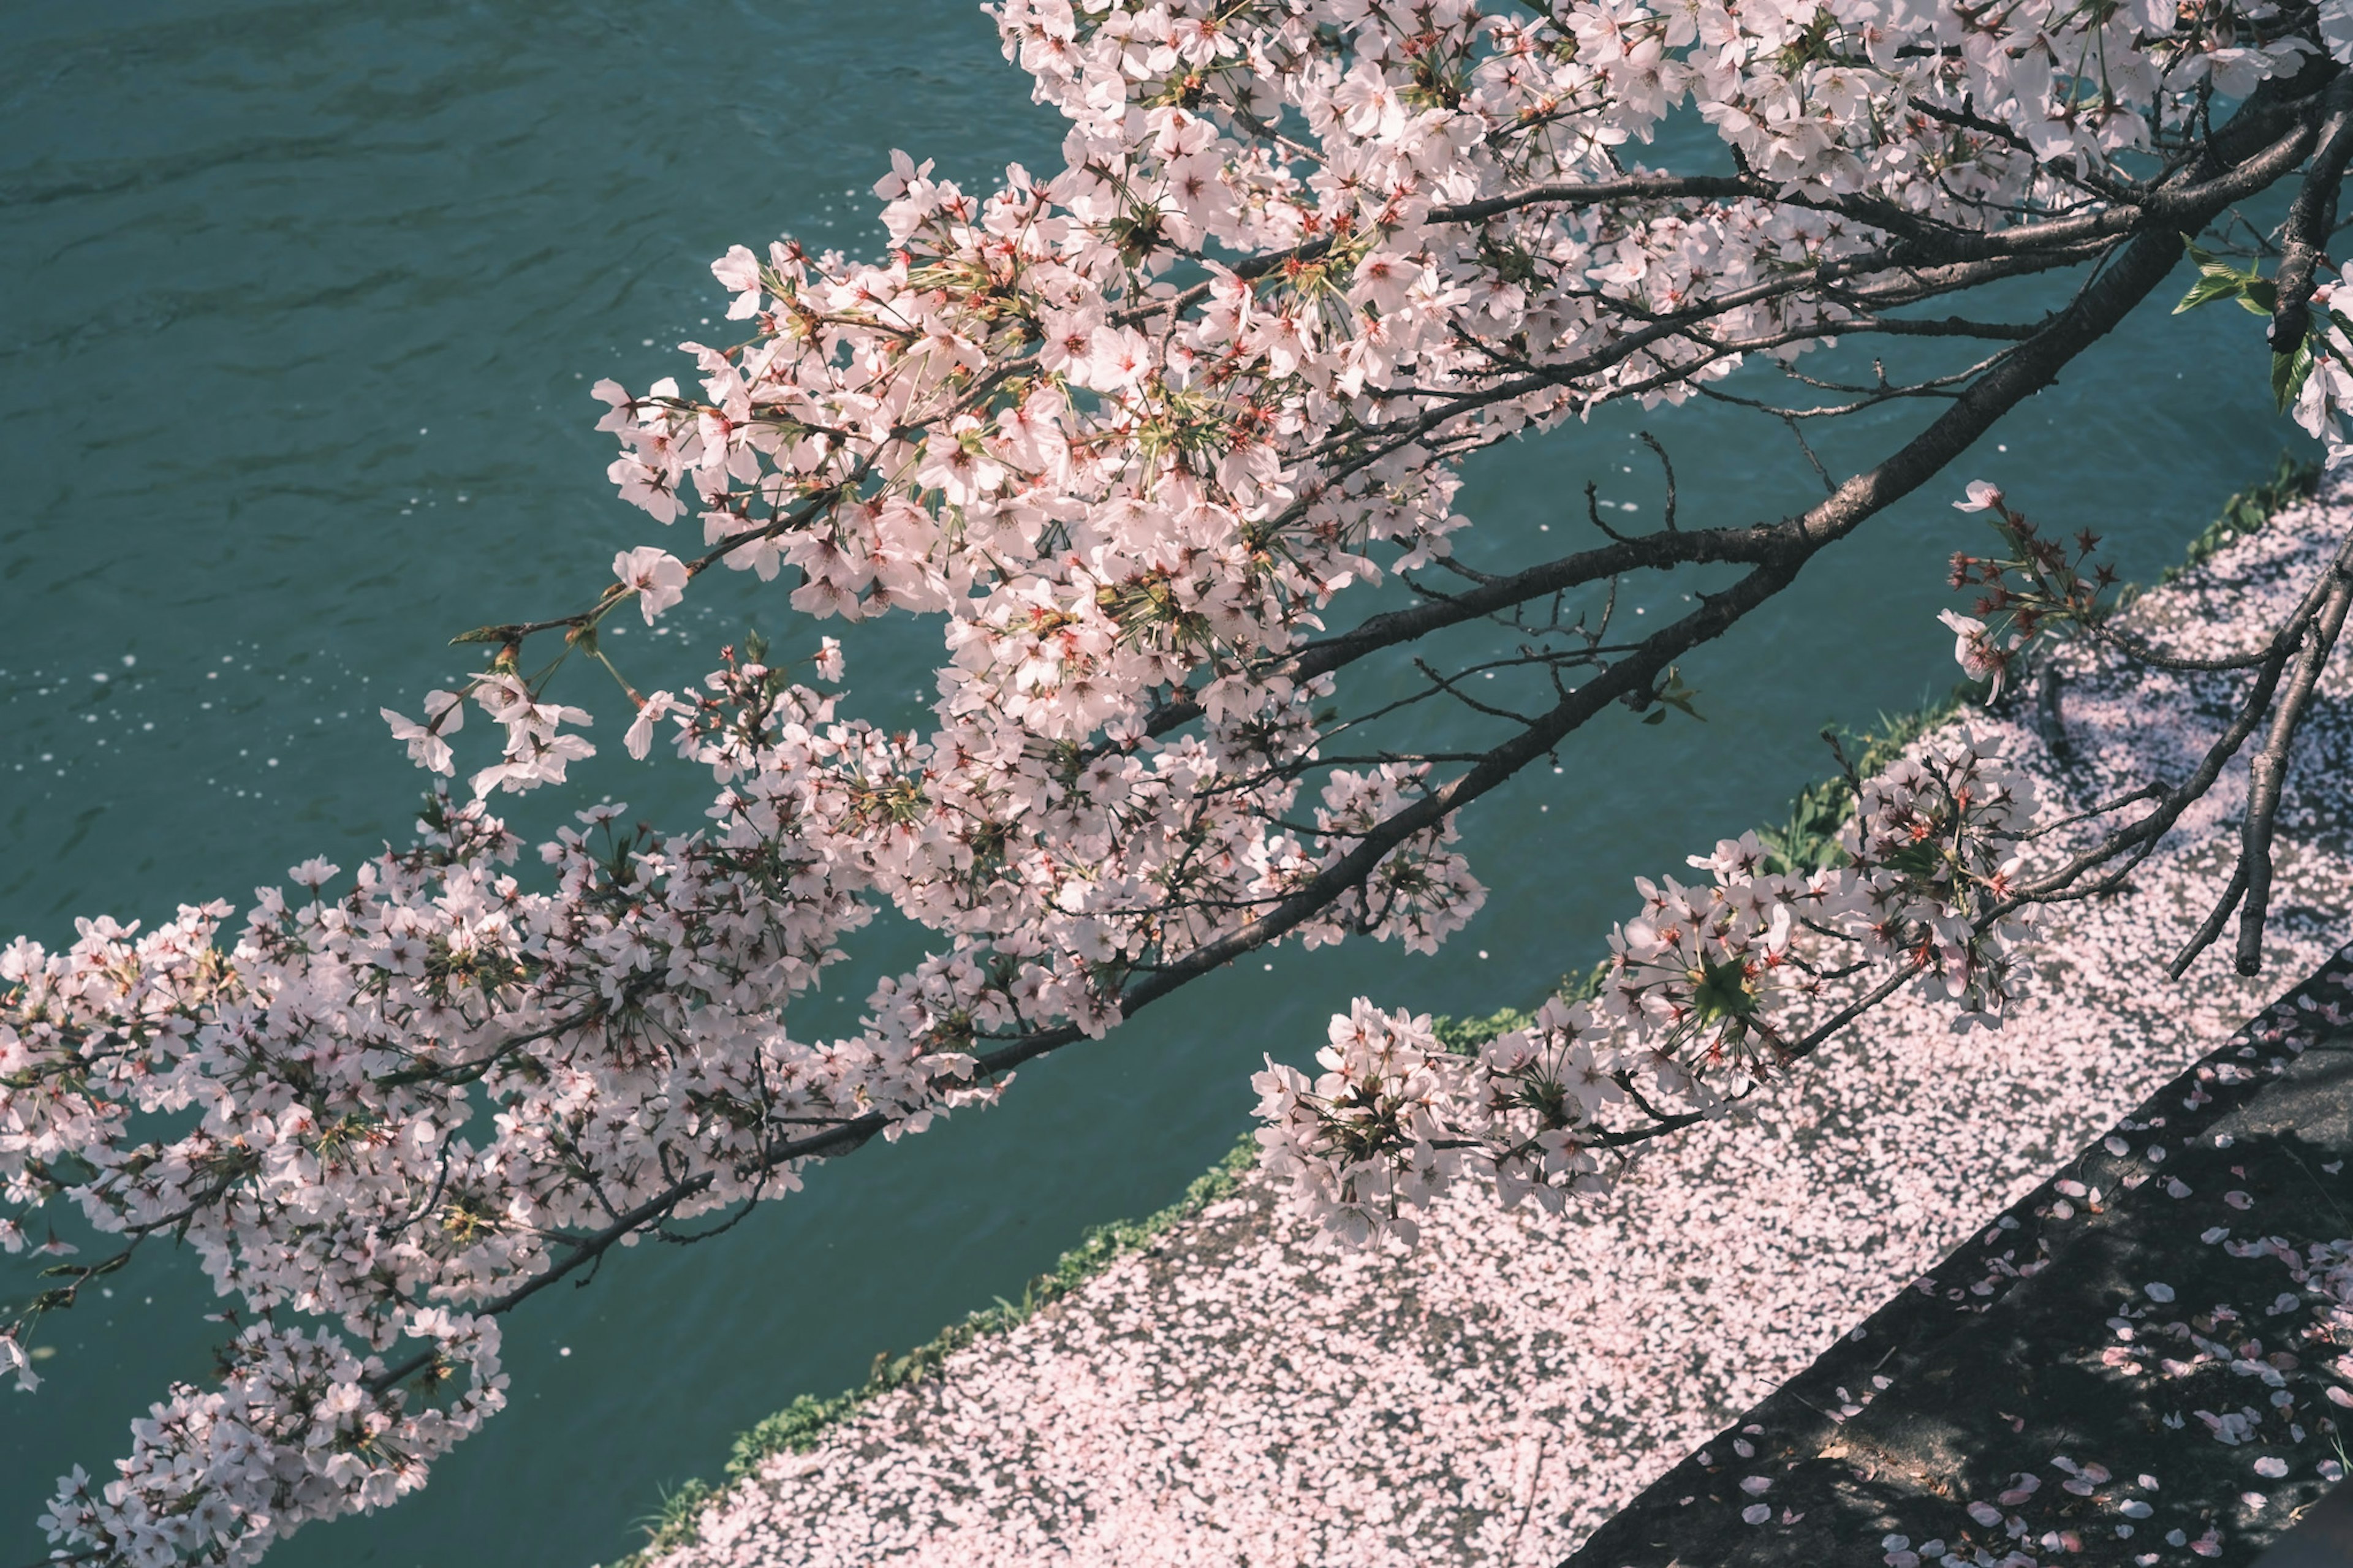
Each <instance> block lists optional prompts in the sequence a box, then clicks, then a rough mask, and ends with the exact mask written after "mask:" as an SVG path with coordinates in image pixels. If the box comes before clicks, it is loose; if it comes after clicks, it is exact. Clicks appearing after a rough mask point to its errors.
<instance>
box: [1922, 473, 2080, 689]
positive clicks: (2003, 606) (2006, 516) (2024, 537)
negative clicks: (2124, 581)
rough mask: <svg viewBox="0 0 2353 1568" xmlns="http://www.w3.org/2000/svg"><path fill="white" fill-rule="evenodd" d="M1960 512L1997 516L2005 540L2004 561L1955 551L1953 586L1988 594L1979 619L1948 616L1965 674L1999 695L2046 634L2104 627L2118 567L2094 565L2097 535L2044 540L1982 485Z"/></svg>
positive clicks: (1981, 597) (1959, 504) (1980, 601)
mask: <svg viewBox="0 0 2353 1568" xmlns="http://www.w3.org/2000/svg"><path fill="white" fill-rule="evenodd" d="M1953 505H1954V506H1955V508H1957V510H1961V511H1989V512H1991V513H1992V514H1993V517H1992V519H1991V521H1992V523H1993V526H1994V531H1996V532H1997V533H1999V534H2000V535H2001V542H2002V545H2003V549H2004V553H2002V554H2000V555H1970V554H1967V553H1965V552H1960V551H1956V552H1954V553H1953V563H1952V574H1951V575H1950V576H1949V577H1948V578H1947V582H1949V583H1950V584H1951V585H1952V586H1954V587H1956V588H1978V589H1981V590H1982V592H1981V593H1979V594H1978V598H1977V603H1976V604H1975V605H1973V606H1971V607H1972V608H1973V609H1975V610H1976V612H1977V613H1976V614H1975V615H1973V616H1964V615H1961V614H1959V613H1957V612H1956V611H1952V610H1947V611H1946V612H1945V614H1944V616H1943V619H1944V623H1945V625H1946V626H1949V627H1951V628H1952V631H1953V634H1954V637H1955V638H1956V639H1957V640H1956V641H1955V643H1954V647H1953V656H1954V658H1957V660H1959V662H1960V666H1961V668H1962V669H1963V670H1965V671H1967V672H1968V677H1969V679H1972V680H1987V681H1990V682H1992V690H1993V691H1994V692H1997V693H1998V692H2000V689H2001V687H2002V682H2003V680H2004V679H2007V678H2008V676H2009V675H2010V671H2011V669H2012V668H2015V667H2016V666H2017V664H2018V663H2019V661H2020V660H2021V658H2024V657H2025V655H2026V654H2027V652H2028V650H2029V649H2031V647H2033V646H2034V645H2035V643H2036V642H2037V641H2038V640H2040V639H2042V637H2044V636H2045V635H2046V634H2049V633H2052V632H2055V631H2059V630H2061V629H2063V628H2067V627H2080V626H2096V625H2098V624H2099V623H2100V621H2101V620H2102V619H2103V618H2104V617H2105V615H2106V613H2107V606H2106V605H2103V604H2102V603H2101V596H2102V595H2105V593H2107V591H2108V590H2109V589H2111V588H2113V587H2115V586H2116V568H2115V567H2114V566H2113V565H2110V564H2108V563H2105V562H2102V563H2097V564H2094V563H2093V561H2092V553H2093V552H2094V551H2096V550H2097V549H2099V547H2100V536H2099V535H2098V534H2096V533H2094V532H2093V531H2091V530H2090V529H2088V528H2087V529H2084V530H2082V531H2079V532H2078V533H2077V534H2076V535H2075V536H2074V538H2073V540H2070V541H2059V540H2052V539H2045V538H2044V537H2043V536H2042V533H2041V531H2039V530H2037V529H2036V527H2035V526H2034V523H2033V521H2031V519H2029V518H2028V517H2027V515H2026V514H2025V513H2024V512H2021V511H2016V510H2011V508H2010V505H2009V503H2008V502H2007V501H2005V500H2003V499H2002V493H2001V491H2000V489H1997V488H1996V487H1994V486H1993V485H1990V484H1989V483H1987V482H1986V481H1985V480H1983V479H1978V480H1975V481H1973V482H1972V483H1971V484H1970V486H1969V488H1968V500H1958V501H1955V502H1954V503H1953Z"/></svg>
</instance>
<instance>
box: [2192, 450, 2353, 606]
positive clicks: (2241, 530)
mask: <svg viewBox="0 0 2353 1568" xmlns="http://www.w3.org/2000/svg"><path fill="white" fill-rule="evenodd" d="M2319 493H2320V465H2319V464H2318V463H2316V462H2313V461H2311V460H2310V459H2308V458H2307V459H2304V460H2301V461H2299V460H2298V459H2297V458H2296V457H2295V454H2294V453H2291V452H2282V453H2281V454H2280V455H2279V461H2278V462H2277V463H2275V464H2274V465H2273V467H2272V473H2271V477H2270V478H2269V479H2263V480H2259V481H2258V482H2256V483H2254V484H2252V485H2250V486H2248V487H2247V488H2246V489H2242V490H2241V491H2240V492H2239V493H2238V494H2236V495H2234V496H2232V498H2231V499H2230V500H2226V501H2224V502H2223V503H2222V514H2221V516H2220V517H2218V518H2216V519H2215V520H2214V521H2211V522H2210V523H2208V524H2207V525H2206V529H2205V531H2204V532H2202V533H2200V534H2199V536H2198V537H2197V538H2195V539H2193V540H2191V541H2190V542H2189V551H2188V552H2187V553H2186V555H2185V558H2184V559H2183V561H2182V563H2181V564H2180V565H2179V566H2168V567H2167V568H2166V569H2165V572H2164V574H2163V575H2162V576H2160V577H2159V578H2158V581H2159V582H2161V583H2171V582H2175V581H2178V580H2179V578H2180V577H2181V575H2182V574H2184V573H2186V572H2189V571H2191V570H2193V569H2194V568H2196V567H2199V566H2201V565H2203V564H2205V563H2206V562H2207V561H2209V560H2211V558H2212V557H2213V555H2214V554H2215V552H2217V551H2220V550H2221V548H2222V547H2223V546H2224V545H2227V544H2230V543H2232V542H2235V541H2237V540H2241V539H2244V538H2245V537H2246V536H2247V535H2248V534H2251V533H2253V532H2254V531H2256V530H2257V529H2259V528H2261V527H2263V524H2264V523H2266V522H2269V521H2271V520H2272V518H2273V516H2274V514H2276V513H2278V512H2281V511H2284V510H2286V509H2287V508H2289V507H2291V506H2294V505H2295V504H2296V503H2297V502H2298V501H2303V500H2311V499H2312V498H2313V497H2314V496H2316V495H2317V494H2319Z"/></svg>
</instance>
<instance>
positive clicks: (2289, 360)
mask: <svg viewBox="0 0 2353 1568" xmlns="http://www.w3.org/2000/svg"><path fill="white" fill-rule="evenodd" d="M2311 374H2312V339H2311V338H2310V337H2309V336H2308V335H2307V336H2306V339H2305V340H2304V342H2300V343H2298V344H2296V345H2295V353H2292V354H2274V355H2272V396H2273V397H2274V398H2275V399H2277V400H2278V403H2279V411H2280V412H2281V413H2282V414H2284V413H2286V412H2287V411H2288V405H2290V404H2292V403H2294V402H2295V398H2296V394H2298V393H2300V392H2302V391H2303V390H2304V384H2305V382H2306V379H2307V378H2309V377H2310V376H2311Z"/></svg>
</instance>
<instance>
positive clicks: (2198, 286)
mask: <svg viewBox="0 0 2353 1568" xmlns="http://www.w3.org/2000/svg"><path fill="white" fill-rule="evenodd" d="M2241 291H2242V285H2241V284H2240V281H2239V279H2237V278H2236V277H2233V276H2229V275H2226V274H2221V273H2215V272H2202V273H2200V274H2199V277H2198V281H2197V282H2195V283H2192V284H2191V285H2190V286H2189V292H2188V293H2187V294H2184V295H2183V296H2181V302H2180V303H2179V304H2178V305H2176V306H2174V307H2173V313H2174V314H2175V315H2177V316H2179V315H2180V314H2181V313H2182V312H2184V311H2185V310H2196V309H2198V307H2199V306H2200V305H2211V304H2212V303H2213V302H2214V301H2215V300H2230V299H2235V298H2237V297H2238V296H2239V295H2240V293H2241Z"/></svg>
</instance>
